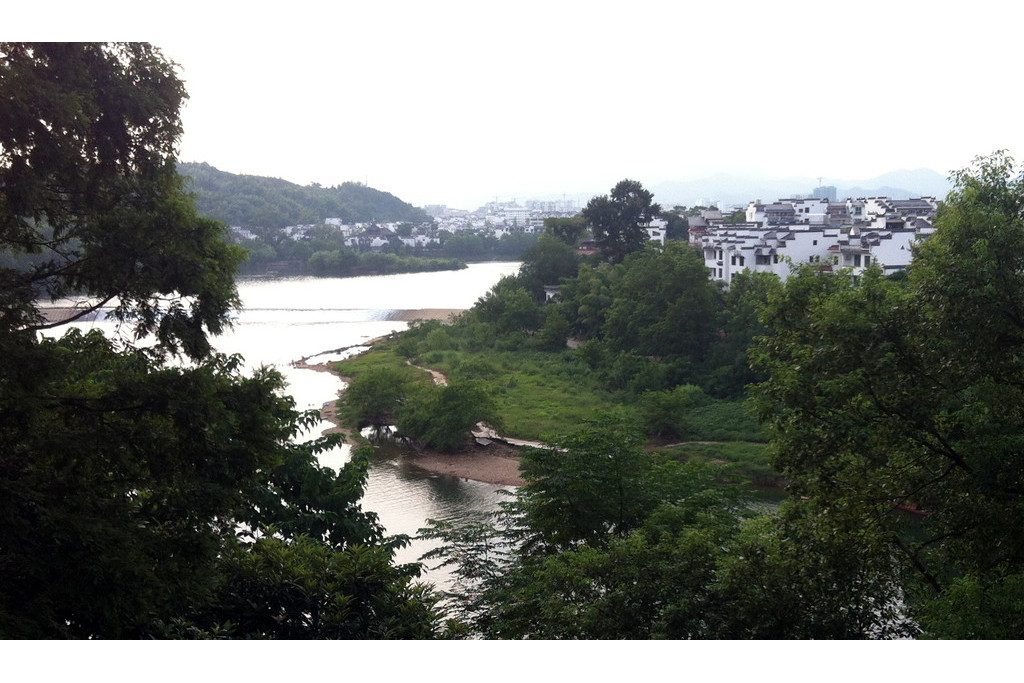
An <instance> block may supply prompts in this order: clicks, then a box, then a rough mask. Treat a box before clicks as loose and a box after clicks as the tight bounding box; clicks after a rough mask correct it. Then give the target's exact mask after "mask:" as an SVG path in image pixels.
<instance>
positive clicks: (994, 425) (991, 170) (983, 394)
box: [757, 153, 1024, 637]
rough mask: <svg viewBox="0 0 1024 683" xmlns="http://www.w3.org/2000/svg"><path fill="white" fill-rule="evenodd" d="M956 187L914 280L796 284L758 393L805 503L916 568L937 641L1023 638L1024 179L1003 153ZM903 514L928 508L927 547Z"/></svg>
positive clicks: (761, 361)
mask: <svg viewBox="0 0 1024 683" xmlns="http://www.w3.org/2000/svg"><path fill="white" fill-rule="evenodd" d="M955 181H956V187H955V189H954V191H953V192H952V193H951V194H950V195H949V197H948V199H947V202H946V205H945V207H944V209H943V211H942V212H941V213H940V215H939V217H938V219H937V221H936V226H937V228H938V230H937V232H936V233H935V234H934V235H933V236H931V237H930V238H929V239H928V240H927V241H926V242H924V243H923V244H921V245H920V246H919V247H918V249H917V253H916V254H915V259H914V264H913V266H912V267H911V269H910V273H909V278H908V279H907V281H906V282H905V283H899V282H893V281H890V280H887V279H885V278H884V277H882V275H881V273H880V272H879V271H877V270H874V271H868V272H867V273H865V275H864V276H863V277H862V278H861V279H860V280H859V281H857V282H855V281H853V280H851V279H850V278H848V277H846V276H843V275H836V276H821V275H816V274H813V273H811V272H809V271H808V272H801V273H799V274H798V275H797V276H795V277H791V278H790V279H789V280H787V282H786V284H785V288H784V290H783V291H782V295H781V296H777V297H773V299H772V302H771V304H770V305H769V306H768V307H767V308H766V310H765V314H766V315H765V317H764V320H765V322H766V324H767V325H768V326H769V328H770V329H771V334H770V335H769V336H768V337H766V338H765V340H764V342H763V343H762V344H761V346H760V349H759V355H758V366H759V368H760V369H761V370H763V371H766V372H768V373H769V375H770V378H769V379H768V381H767V382H765V383H764V384H763V385H761V387H760V388H759V389H758V392H757V393H758V397H757V398H758V404H759V409H760V413H761V415H762V417H763V418H764V419H765V420H766V421H767V423H768V425H769V426H770V428H771V430H772V436H773V441H774V449H775V452H776V461H777V465H778V467H779V468H780V471H782V472H783V473H784V474H785V475H786V476H788V477H789V478H790V479H791V481H792V482H793V486H794V491H795V493H797V494H799V495H801V496H805V497H807V498H808V499H809V502H808V503H806V504H814V505H817V506H819V507H821V508H822V509H827V510H833V511H838V510H843V511H844V513H843V515H844V517H847V518H855V519H856V520H857V521H856V522H854V523H853V524H851V525H848V526H847V528H859V529H861V530H862V532H861V533H870V534H872V535H873V536H874V537H875V539H876V541H875V544H876V546H877V547H879V548H883V549H882V550H879V552H887V553H893V552H894V553H895V556H896V557H899V558H900V559H901V564H902V567H901V569H900V573H899V574H895V573H894V575H893V576H894V579H893V580H896V577H898V576H905V577H907V579H906V580H905V581H903V582H902V583H901V585H903V586H904V587H905V588H906V590H907V592H908V601H909V602H910V604H911V605H913V607H914V609H915V611H914V614H915V616H916V617H917V619H918V620H919V622H920V623H921V624H922V626H923V627H924V628H925V632H926V634H929V635H933V636H954V637H965V636H975V637H1016V636H1017V635H1019V634H1020V632H1021V630H1022V628H1024V621H1022V618H1024V612H1022V611H1021V610H1019V608H1009V607H1008V606H1009V605H1012V604H1016V605H1019V604H1020V600H1021V599H1022V598H1024V595H1022V594H1021V593H1020V587H1021V585H1022V581H1021V576H1024V535H1022V533H1021V529H1022V528H1024V525H1022V523H1021V522H1022V521H1024V460H1022V459H1021V457H1020V453H1021V445H1022V444H1021V434H1022V433H1024V418H1022V414H1021V406H1022V405H1024V395H1022V394H1021V391H1022V389H1021V387H1022V386H1024V366H1022V364H1021V358H1022V357H1024V354H1022V353H1021V352H1020V351H1021V349H1022V348H1024V323H1022V321H1024V310H1022V301H1024V296H1022V295H1024V261H1022V259H1024V180H1022V178H1021V176H1019V175H1014V171H1013V165H1012V160H1011V159H1009V157H1007V156H1006V155H1005V154H1002V153H997V154H994V155H992V156H990V157H986V158H980V159H978V160H976V162H975V165H974V166H973V167H972V168H970V169H967V170H965V171H962V172H960V173H958V174H956V176H955ZM897 505H907V506H912V507H914V508H918V509H921V510H924V511H926V512H927V513H928V514H927V516H926V517H923V518H922V520H921V526H922V529H923V532H922V533H923V537H921V538H919V539H915V540H914V541H911V540H908V539H907V537H906V536H904V535H902V534H901V531H902V525H903V524H904V522H905V516H904V515H900V514H898V513H897V512H896V511H895V510H894V506H897ZM836 530H837V531H838V528H837V529H836ZM878 541H884V542H885V543H884V544H882V545H880V544H879V543H878ZM954 613H959V614H964V615H965V618H966V619H967V621H966V622H960V623H957V622H956V620H954V619H950V618H949V616H950V615H951V614H954Z"/></svg>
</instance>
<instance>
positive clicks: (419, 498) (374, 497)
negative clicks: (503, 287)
mask: <svg viewBox="0 0 1024 683" xmlns="http://www.w3.org/2000/svg"><path fill="white" fill-rule="evenodd" d="M518 269H519V263H513V262H496V263H476V264H470V265H469V267H468V268H466V269H464V270H459V271H442V272H436V273H409V274H401V275H382V276H367V277H355V278H313V277H282V278H247V279H240V280H239V281H238V292H239V295H240V297H241V300H242V308H241V309H240V310H239V311H238V312H237V315H236V318H235V324H234V326H233V329H232V330H230V331H229V332H227V333H225V334H223V335H221V336H220V337H217V338H216V339H214V340H213V341H214V345H215V346H216V348H217V350H219V351H221V352H224V353H238V354H241V355H242V356H243V357H244V358H245V359H246V363H247V365H248V366H250V367H256V366H259V365H272V366H275V367H276V368H277V369H278V370H279V371H280V372H281V374H282V375H284V377H285V380H286V381H287V383H288V393H289V394H291V395H292V397H293V398H294V399H295V402H296V405H297V407H298V408H299V409H300V410H305V409H312V408H316V409H319V408H320V407H322V405H323V404H324V403H325V402H327V401H331V400H333V399H334V398H336V397H337V395H338V392H339V391H340V390H341V389H342V388H343V387H344V383H343V382H341V380H339V379H338V378H337V377H335V376H333V375H330V374H328V373H323V372H313V371H310V370H302V369H298V368H294V367H291V365H290V363H291V362H292V361H296V360H299V359H301V358H304V357H309V356H321V357H319V358H318V359H317V360H320V361H324V360H327V359H328V358H330V355H328V356H322V354H324V352H327V351H330V350H332V349H339V348H344V347H350V346H354V345H360V344H365V343H366V342H368V341H369V340H371V339H375V338H377V337H381V336H384V335H387V334H389V333H391V332H395V331H399V330H404V329H406V328H407V327H408V323H406V322H401V321H397V320H389V319H388V318H389V316H390V315H391V314H392V313H393V312H394V311H399V310H409V309H427V308H456V309H464V308H470V307H471V306H472V305H473V304H474V303H475V302H476V300H477V299H478V298H479V297H481V296H483V295H484V294H485V293H486V292H487V290H488V289H490V287H491V286H492V285H494V284H495V283H496V282H497V281H498V280H499V279H500V278H501V277H502V276H504V275H509V274H512V273H515V272H516V271H517V270H518ZM75 326H76V327H82V328H92V327H99V328H100V329H106V328H107V327H110V328H112V327H113V324H112V323H110V322H106V321H99V322H81V323H75ZM335 357H339V356H336V355H335ZM339 358H340V357H339ZM329 426H330V425H329V424H328V423H326V422H325V423H321V425H319V426H318V427H317V428H316V430H314V432H316V433H318V432H319V431H322V430H323V429H326V428H327V427H329ZM316 433H311V434H308V435H306V438H311V437H312V436H315V435H316ZM348 457H349V451H348V447H347V446H345V447H342V448H341V449H336V450H335V451H334V452H331V453H326V454H324V455H323V456H322V458H321V462H322V463H323V464H325V465H328V466H331V467H340V466H341V465H342V464H343V463H344V462H345V461H346V460H347V458H348ZM508 488H509V487H507V486H496V485H493V484H485V483H481V482H474V481H468V480H463V479H458V478H455V477H450V476H443V475H436V474H432V473H429V472H426V471H425V470H422V469H420V468H417V467H415V466H412V465H409V464H408V463H406V462H404V461H403V460H402V459H401V458H400V457H397V456H394V455H376V456H374V459H373V462H372V463H371V468H370V474H369V481H368V482H367V486H366V492H365V495H364V497H363V509H364V510H371V511H373V512H375V513H376V514H377V515H378V518H379V519H380V521H381V523H382V524H383V526H384V528H385V529H386V530H387V533H388V534H407V535H410V536H412V535H415V534H416V531H417V530H418V529H420V528H421V527H422V526H424V523H425V521H426V520H427V519H430V518H434V519H449V520H465V521H470V520H474V519H480V518H482V517H484V516H485V515H487V514H488V513H489V512H490V511H492V510H494V509H495V507H496V505H497V503H498V502H499V501H500V500H502V499H503V496H501V495H500V494H499V493H498V492H499V491H500V490H503V489H505V490H507V489H508ZM431 547H432V545H431V544H430V543H429V542H426V541H413V542H412V543H411V544H410V546H408V547H407V548H404V549H402V550H400V551H399V552H398V555H397V557H396V560H397V561H398V562H415V561H418V560H419V558H420V556H421V555H422V554H423V553H424V552H426V551H427V550H429V549H430V548H431ZM425 578H426V579H427V580H429V581H431V582H433V583H436V584H439V585H443V584H444V583H445V582H446V579H447V573H445V572H444V571H437V572H434V571H428V572H427V574H426V576H425Z"/></svg>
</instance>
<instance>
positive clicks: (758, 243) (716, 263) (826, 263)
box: [689, 197, 938, 284]
mask: <svg viewBox="0 0 1024 683" xmlns="http://www.w3.org/2000/svg"><path fill="white" fill-rule="evenodd" d="M937 209H938V202H937V201H936V200H935V198H934V197H921V198H918V199H905V200H899V199H889V198H887V197H867V198H861V199H847V200H846V201H841V202H833V201H829V199H828V198H800V199H780V200H779V201H777V202H773V203H771V204H763V203H761V201H760V200H757V201H753V202H750V204H749V205H748V206H747V210H746V222H743V223H726V222H725V220H724V217H723V216H722V214H721V213H720V212H718V211H705V212H703V213H702V215H701V216H700V217H698V218H691V219H690V223H689V225H690V244H692V245H694V246H696V247H698V248H699V249H701V251H702V252H703V253H704V263H705V265H707V267H708V269H709V271H710V275H711V277H712V279H716V280H721V281H722V282H724V283H726V284H729V283H730V282H731V281H732V278H733V276H734V275H735V274H736V273H739V272H741V271H743V270H750V271H753V272H766V273H775V274H776V275H778V276H779V277H780V278H782V279H785V278H786V277H787V276H788V275H789V273H790V272H791V271H792V269H793V267H794V266H795V265H796V264H801V263H816V264H821V268H822V269H824V270H828V269H832V268H852V269H853V272H854V274H857V273H859V272H860V271H863V269H864V268H867V267H868V266H871V265H877V266H880V267H881V268H882V270H883V271H885V272H886V273H887V274H888V273H893V272H896V271H898V270H903V269H905V268H906V267H907V266H908V265H909V264H910V261H911V258H912V256H913V250H912V247H913V245H914V243H915V242H917V241H918V240H920V239H922V238H924V237H927V236H928V235H930V234H932V233H933V232H934V231H935V228H934V227H933V226H932V222H933V220H934V218H935V212H936V210H937Z"/></svg>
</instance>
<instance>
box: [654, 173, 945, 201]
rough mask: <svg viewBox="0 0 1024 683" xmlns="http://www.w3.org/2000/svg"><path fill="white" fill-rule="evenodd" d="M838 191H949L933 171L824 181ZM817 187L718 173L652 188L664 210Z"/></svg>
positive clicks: (809, 182) (805, 181) (894, 194)
mask: <svg viewBox="0 0 1024 683" xmlns="http://www.w3.org/2000/svg"><path fill="white" fill-rule="evenodd" d="M822 184H823V185H833V186H835V188H836V198H837V199H845V198H846V197H878V196H885V197H890V198H892V199H907V198H910V197H921V196H932V197H937V198H939V199H945V197H946V194H948V192H949V190H950V184H949V181H948V180H947V179H946V177H945V176H943V175H941V174H939V173H936V172H935V171H932V170H930V169H924V168H922V169H916V170H911V171H893V172H891V173H885V174H883V175H880V176H877V177H875V178H869V179H867V180H833V179H826V180H823V181H822ZM817 186H818V179H817V178H800V177H797V178H763V177H755V176H742V175H732V174H716V175H713V176H708V177H706V178H700V179H697V180H691V181H687V182H662V183H657V184H654V185H651V186H649V187H648V188H647V189H649V190H650V191H651V192H653V193H654V199H655V201H657V202H658V203H660V204H661V206H662V207H663V208H672V207H673V206H675V205H682V206H695V205H696V204H697V203H698V202H699V201H700V200H704V201H705V202H714V201H717V202H719V203H720V204H721V205H722V207H720V208H727V207H730V206H733V205H740V206H746V204H747V203H748V202H750V201H752V200H755V199H760V200H761V201H765V202H770V201H774V200H776V199H781V198H785V197H794V196H798V195H803V196H808V195H810V194H811V193H812V192H813V190H814V188H815V187H817Z"/></svg>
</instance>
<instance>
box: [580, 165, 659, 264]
mask: <svg viewBox="0 0 1024 683" xmlns="http://www.w3.org/2000/svg"><path fill="white" fill-rule="evenodd" d="M653 200H654V195H653V194H651V193H650V192H648V191H647V190H645V189H644V187H643V185H641V184H640V183H639V182H637V181H636V180H629V179H626V180H621V181H619V182H618V183H617V184H616V185H615V187H613V188H612V192H611V196H609V195H600V196H597V197H594V198H593V199H591V200H590V202H588V203H587V206H586V207H585V208H584V209H583V212H582V215H583V218H584V220H585V221H586V223H587V226H588V227H589V228H590V230H591V231H592V232H593V234H594V239H595V240H596V241H597V246H598V248H599V249H600V250H601V253H602V254H604V256H605V258H607V259H608V260H609V261H611V262H612V263H619V262H621V261H622V260H623V259H624V258H625V257H626V255H627V254H629V253H631V252H634V251H639V250H641V249H643V248H644V245H645V244H647V231H646V230H645V226H646V225H647V224H648V223H650V222H651V221H652V220H653V219H654V218H657V217H658V215H659V214H660V213H661V207H660V206H659V205H658V204H655V203H654V202H653Z"/></svg>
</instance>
